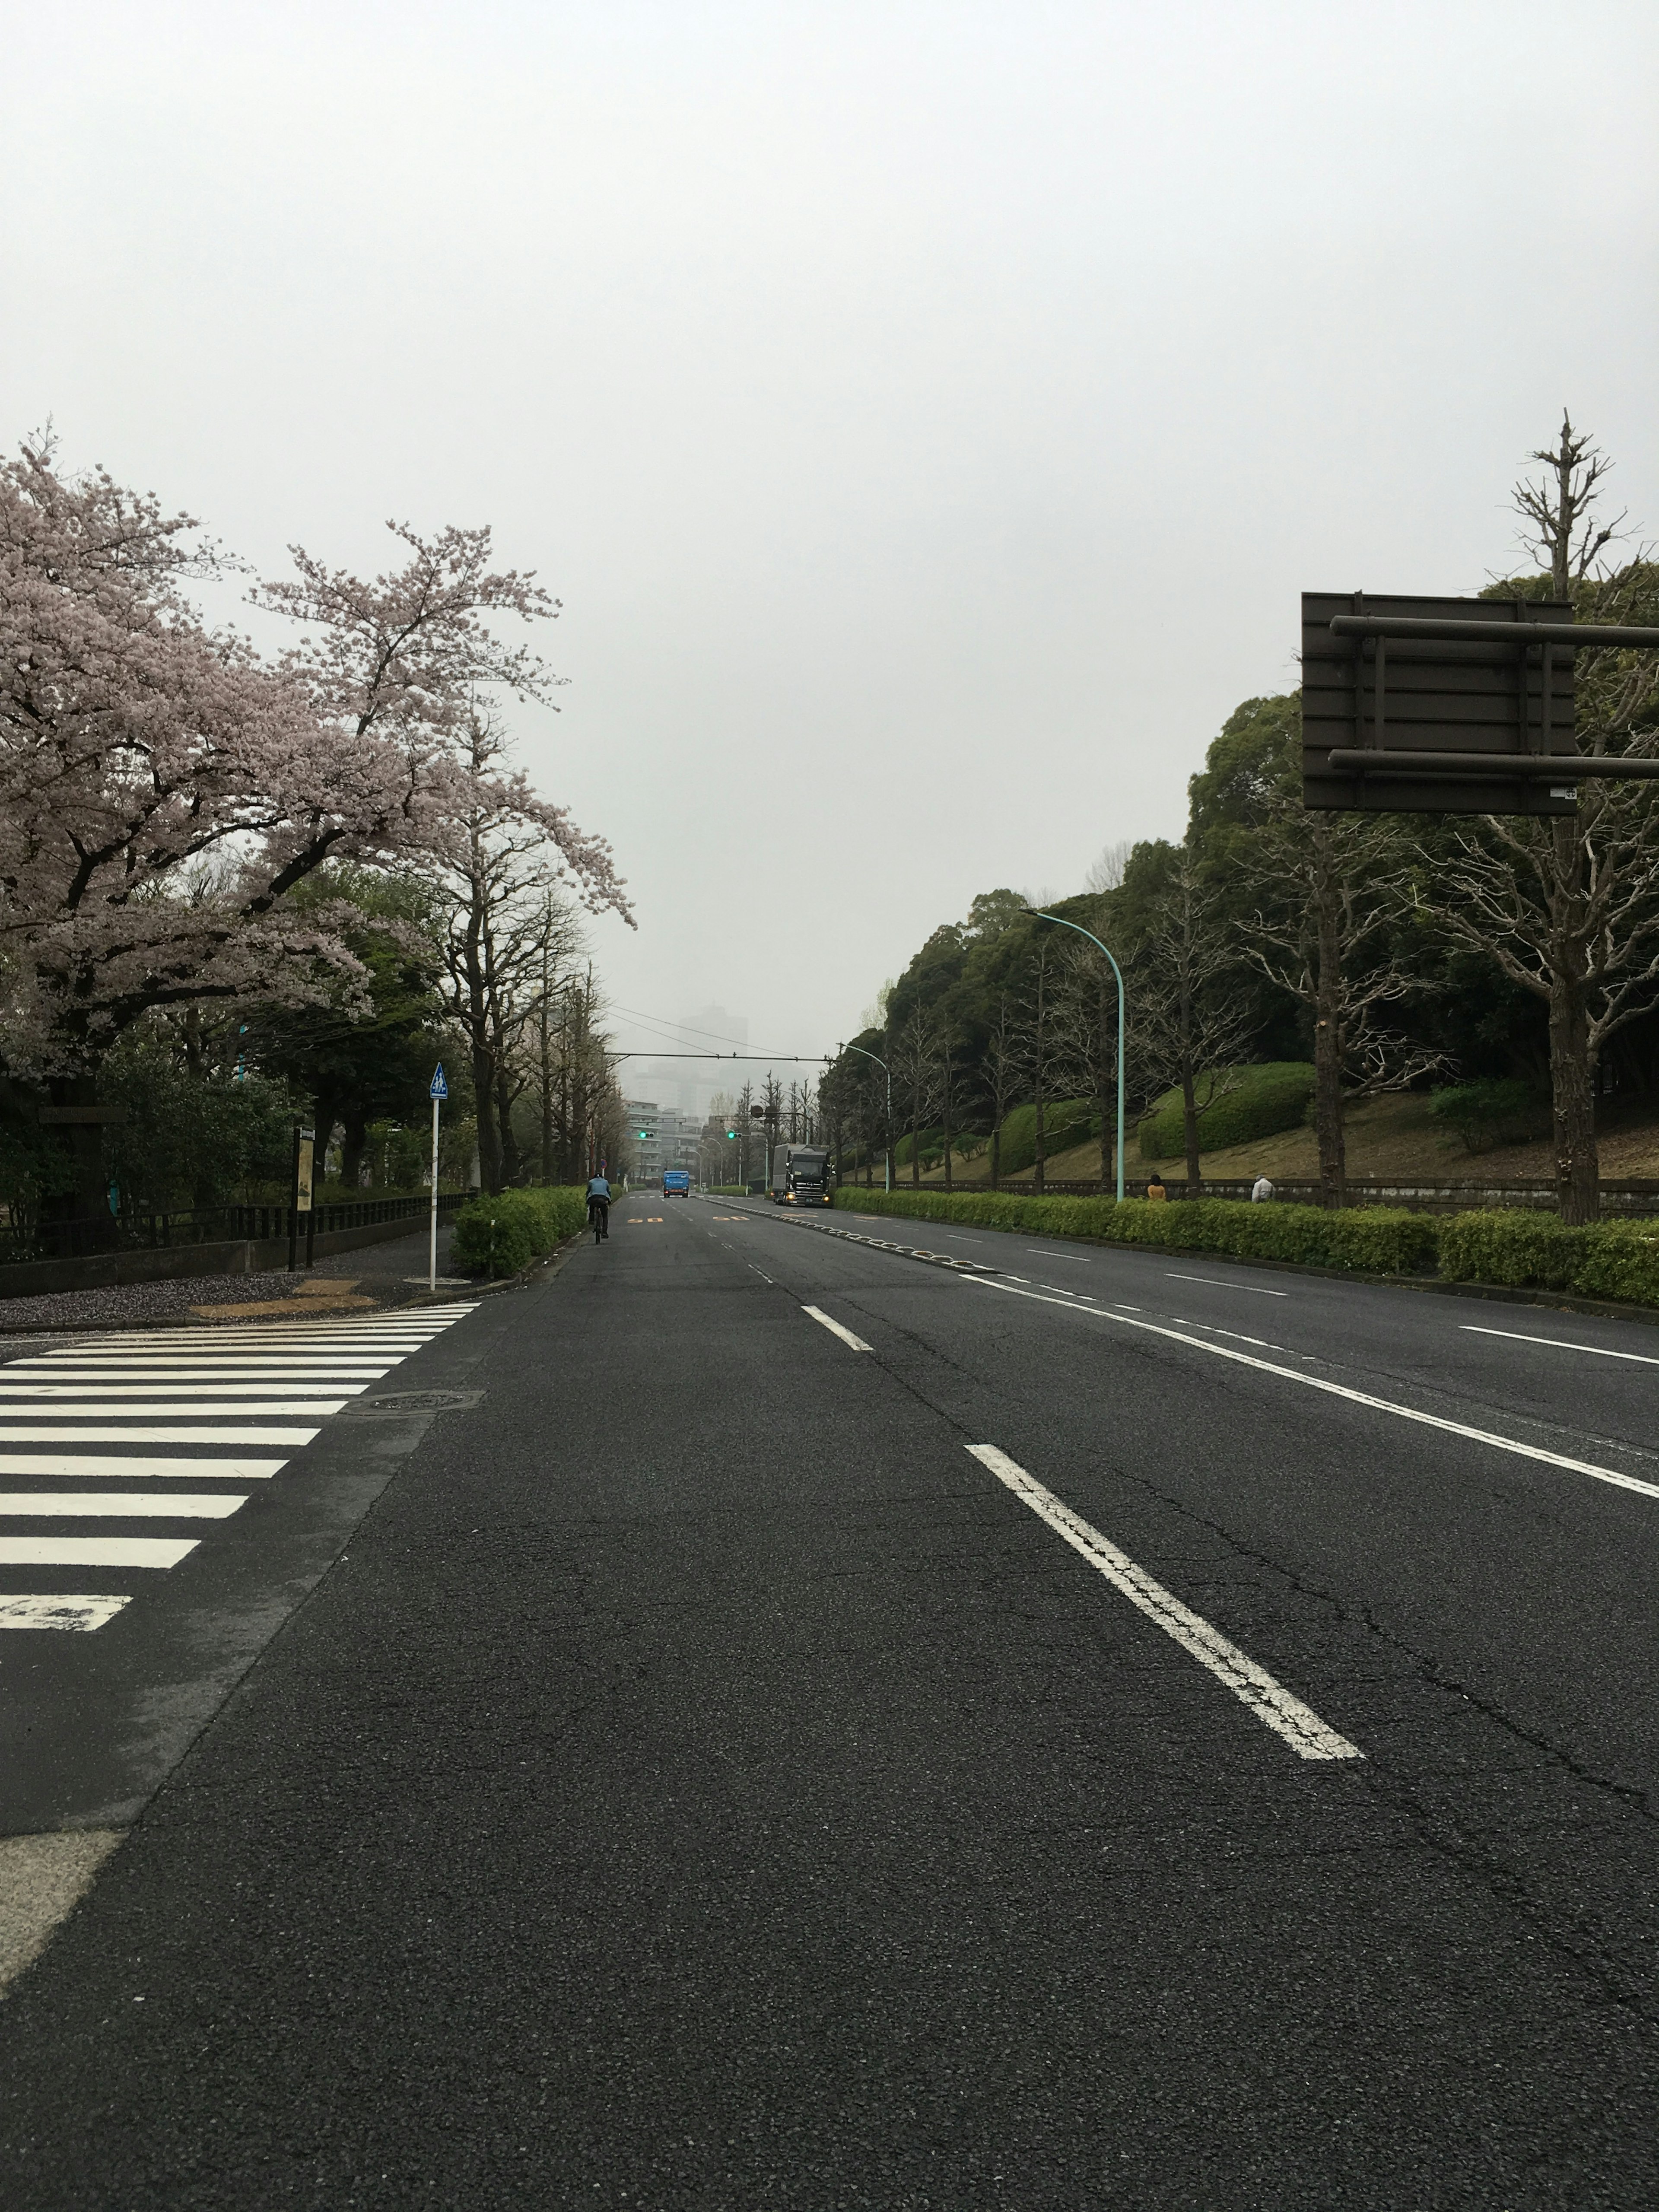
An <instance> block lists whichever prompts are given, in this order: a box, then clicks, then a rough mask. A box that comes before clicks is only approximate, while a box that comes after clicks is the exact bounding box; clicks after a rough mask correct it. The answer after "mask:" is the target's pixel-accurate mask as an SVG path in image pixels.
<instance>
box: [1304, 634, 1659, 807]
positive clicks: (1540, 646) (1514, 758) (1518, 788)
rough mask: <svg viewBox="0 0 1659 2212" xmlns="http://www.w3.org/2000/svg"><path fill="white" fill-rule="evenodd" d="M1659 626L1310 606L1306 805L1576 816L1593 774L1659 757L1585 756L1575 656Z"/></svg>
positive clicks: (1617, 771) (1643, 771) (1656, 643)
mask: <svg viewBox="0 0 1659 2212" xmlns="http://www.w3.org/2000/svg"><path fill="white" fill-rule="evenodd" d="M1589 645H1597V646H1645V647H1659V629H1637V628H1633V627H1627V626H1620V625H1614V624H1612V623H1576V622H1574V620H1573V619H1572V610H1571V607H1570V606H1568V605H1566V604H1565V602H1564V601H1561V600H1555V599H1404V598H1393V597H1383V596H1381V595H1378V594H1374V593H1368V592H1304V594H1303V597H1302V743H1303V750H1302V797H1303V804H1304V805H1306V806H1309V807H1315V808H1328V807H1353V808H1358V809H1359V810H1361V811H1369V812H1374V813H1376V812H1380V813H1390V814H1397V813H1410V814H1419V813H1421V814H1571V813H1572V811H1574V809H1575V807H1576V805H1577V784H1578V783H1579V782H1580V781H1582V780H1583V779H1586V778H1589V777H1592V776H1594V777H1606V776H1617V777H1620V778H1644V779H1646V778H1654V777H1659V760H1652V759H1632V758H1629V757H1619V756H1609V757H1603V758H1595V759H1591V758H1586V757H1581V756H1580V755H1579V753H1578V751H1577V745H1576V742H1575V732H1574V723H1573V714H1574V702H1573V671H1574V653H1575V649H1576V648H1577V647H1583V646H1589Z"/></svg>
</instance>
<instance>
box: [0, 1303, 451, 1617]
mask: <svg viewBox="0 0 1659 2212" xmlns="http://www.w3.org/2000/svg"><path fill="white" fill-rule="evenodd" d="M476 1304H477V1301H476V1300H471V1301H466V1302H457V1303H454V1304H448V1305H442V1306H425V1307H416V1308H413V1309H406V1310H404V1311H403V1312H400V1313H394V1314H381V1315H374V1316H372V1315H364V1316H361V1317H355V1316H354V1317H352V1318H350V1319H344V1318H336V1319H333V1320H327V1321H325V1320H322V1319H320V1318H319V1320H317V1321H315V1322H276V1323H274V1324H272V1325H270V1326H269V1327H261V1328H238V1329H237V1330H236V1331H235V1333H234V1335H232V1334H229V1333H228V1331H227V1330H225V1329H224V1328H213V1327H209V1328H184V1329H169V1330H167V1333H166V1334H165V1335H161V1334H156V1335H154V1336H143V1337H135V1336H126V1337H119V1336H112V1337H104V1338H100V1339H97V1340H94V1341H93V1342H91V1343H88V1344H76V1345H74V1346H61V1347H60V1348H59V1349H58V1350H56V1351H52V1352H41V1353H40V1354H39V1355H38V1356H36V1357H33V1358H23V1359H15V1360H11V1361H9V1362H8V1363H7V1364H4V1365H3V1366H0V1478H3V1479H4V1480H6V1482H7V1487H6V1488H5V1489H4V1490H3V1491H0V1571H9V1572H7V1574H6V1581H7V1582H8V1583H11V1584H13V1585H15V1583H16V1582H18V1581H20V1580H26V1581H28V1582H30V1583H33V1582H34V1581H35V1580H36V1579H37V1578H38V1579H39V1580H40V1582H41V1583H42V1585H43V1586H42V1587H41V1588H39V1589H33V1588H31V1589H18V1588H16V1587H15V1586H14V1587H9V1588H3V1589H0V1628H15V1629H54V1630H58V1629H70V1630H82V1631H90V1630H95V1629H99V1628H102V1627H104V1626H106V1624H107V1623H108V1622H109V1621H111V1620H114V1619H115V1617H116V1616H117V1614H118V1613H120V1612H121V1611H122V1610H123V1608H124V1607H126V1606H128V1605H129V1604H131V1602H132V1600H133V1597H134V1596H135V1595H136V1594H137V1588H139V1587H141V1585H137V1584H135V1586H134V1587H133V1588H131V1589H70V1590H65V1589H49V1588H46V1587H45V1586H44V1585H45V1583H46V1579H47V1575H48V1573H50V1575H51V1577H52V1579H53V1580H54V1581H62V1580H67V1579H73V1580H75V1581H76V1582H79V1581H80V1579H81V1577H82V1572H83V1571H84V1572H86V1573H87V1574H88V1575H92V1574H97V1575H100V1576H101V1575H102V1574H103V1573H105V1572H106V1571H110V1572H112V1574H114V1573H118V1576H119V1578H120V1579H121V1580H123V1581H125V1579H126V1575H127V1573H128V1571H139V1570H143V1571H147V1572H149V1573H156V1572H161V1573H165V1572H167V1571H169V1570H170V1569H172V1568H173V1567H176V1566H178V1565H179V1564H180V1562H181V1561H183V1560H185V1559H188V1558H189V1556H190V1555H191V1553H193V1552H194V1551H196V1549H197V1547H198V1546H199V1545H200V1544H201V1543H202V1542H203V1541H204V1538H203V1537H202V1536H201V1535H199V1534H196V1535H192V1534H161V1533H159V1532H158V1531H156V1529H155V1523H156V1522H184V1523H189V1522H197V1523H199V1522H204V1521H226V1520H228V1519H229V1518H230V1517H231V1516H232V1515H233V1514H234V1513H236V1512H237V1511H238V1510H240V1508H241V1507H242V1506H244V1505H246V1503H247V1501H248V1498H249V1496H250V1495H251V1494H252V1493H251V1492H247V1491H244V1490H241V1489H240V1488H228V1487H227V1486H228V1485H240V1484H243V1483H254V1482H270V1481H273V1480H275V1479H276V1477H277V1476H279V1475H280V1474H281V1473H282V1471H283V1468H285V1467H286V1466H287V1465H288V1463H289V1462H288V1457H287V1455H286V1454H284V1455H283V1456H282V1457H280V1458H268V1457H265V1456H264V1453H265V1452H266V1451H267V1450H269V1449H272V1448H276V1449H282V1448H283V1447H287V1448H288V1449H289V1450H294V1449H300V1448H301V1447H302V1446H304V1445H306V1444H308V1443H311V1442H312V1441H313V1438H314V1437H316V1436H317V1434H318V1432H319V1426H320V1424H321V1423H322V1422H323V1421H324V1420H325V1419H328V1417H329V1416H330V1415H331V1414H334V1413H339V1412H340V1411H341V1410H342V1409H343V1407H345V1406H347V1405H349V1403H350V1401H351V1400H352V1399H353V1398H355V1397H358V1396H360V1395H362V1393H363V1392H364V1391H366V1390H367V1389H368V1388H369V1386H370V1385H371V1383H377V1382H379V1381H380V1378H381V1377H382V1376H386V1375H388V1374H390V1373H391V1372H392V1370H393V1369H394V1368H395V1367H397V1366H398V1365H399V1364H401V1363H402V1362H403V1361H404V1360H405V1359H407V1358H409V1357H410V1353H411V1352H418V1351H419V1350H420V1348H421V1346H422V1345H423V1344H428V1343H430V1342H431V1340H433V1338H435V1337H436V1336H440V1335H441V1334H443V1332H444V1330H446V1329H447V1328H453V1325H454V1324H455V1322H458V1321H459V1320H461V1319H463V1318H464V1316H466V1315H467V1314H469V1313H471V1312H472V1311H473V1310H475V1307H476ZM158 1444H165V1445H167V1446H169V1447H173V1448H174V1449H169V1450H168V1451H167V1453H165V1454H164V1455H157V1454H156V1453H155V1451H154V1449H152V1447H154V1446H155V1445H158ZM19 1447H26V1448H27V1449H19ZM180 1447H182V1448H183V1449H179V1448H180ZM251 1454H258V1455H257V1456H250V1455H251ZM69 1482H73V1483H75V1484H76V1485H77V1487H76V1488H74V1489H64V1488H63V1487H61V1485H63V1484H64V1483H69ZM135 1483H137V1484H145V1485H148V1484H151V1483H156V1484H166V1485H168V1486H169V1487H167V1488H165V1489H160V1488H158V1489H153V1490H152V1489H149V1488H144V1489H134V1488H131V1487H130V1486H131V1485H133V1484H135ZM180 1484H187V1485H192V1486H199V1487H191V1488H177V1487H173V1486H176V1485H180ZM210 1485H211V1486H212V1487H209V1486H210ZM89 1520H96V1521H101V1522H106V1524H109V1525H108V1526H106V1528H101V1529H100V1530H99V1531H98V1532H97V1533H96V1534H88V1533H85V1524H86V1522H88V1521H89ZM55 1522H68V1523H78V1524H80V1525H79V1526H78V1527H70V1528H62V1529H58V1528H52V1527H51V1526H49V1525H47V1526H43V1525H42V1524H51V1523H55ZM127 1522H142V1523H144V1524H146V1526H145V1528H144V1530H143V1533H142V1534H140V1533H137V1532H135V1531H132V1530H131V1529H128V1528H123V1527H122V1526H121V1525H120V1524H122V1523H127ZM19 1524H22V1525H21V1526H20V1525H19ZM18 1570H22V1571H24V1572H22V1573H21V1574H20V1573H18V1572H16V1571H18Z"/></svg>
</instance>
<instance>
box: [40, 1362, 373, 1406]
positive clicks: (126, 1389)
mask: <svg viewBox="0 0 1659 2212" xmlns="http://www.w3.org/2000/svg"><path fill="white" fill-rule="evenodd" d="M0 1372H3V1370H0ZM92 1387H93V1386H92V1385H91V1384H90V1383H0V1400H3V1399H6V1398H27V1399H30V1400H34V1399H37V1398H59V1399H61V1398H73V1399H74V1400H76V1402H77V1403H78V1404H82V1405H84V1404H86V1403H87V1402H88V1400H89V1399H90V1398H91V1394H92ZM178 1388H179V1377H178V1376H173V1379H172V1380H171V1381H170V1382H157V1383H107V1384H104V1385H102V1386H100V1389H99V1390H98V1394H97V1398H96V1401H94V1402H96V1403H97V1404H99V1405H101V1406H107V1405H112V1404H113V1402H114V1401H115V1400H116V1399H118V1398H130V1399H133V1400H135V1401H137V1406H136V1408H135V1410H140V1411H142V1410H143V1407H145V1406H146V1405H147V1404H149V1402H151V1401H153V1400H154V1399H155V1396H156V1394H157V1393H158V1392H159V1393H161V1395H163V1396H166V1395H167V1394H168V1393H169V1392H171V1391H174V1390H176V1389H178ZM367 1389H368V1383H318V1384H317V1385H316V1386H315V1389H314V1391H312V1390H308V1389H307V1385H306V1384H305V1383H304V1382H302V1381H301V1382H284V1381H283V1380H282V1379H281V1378H280V1377H279V1378H278V1379H277V1380H276V1381H274V1382H266V1383H203V1384H202V1386H201V1389H200V1390H199V1392H197V1397H198V1398H199V1401H200V1405H199V1407H198V1410H199V1411H201V1412H204V1413H240V1411H241V1408H240V1406H237V1405H235V1404H234V1403H232V1402H230V1401H233V1400H234V1399H237V1398H266V1397H269V1396H270V1393H271V1392H272V1391H273V1390H304V1391H306V1392H307V1395H308V1396H312V1395H314V1396H317V1397H323V1396H327V1397H330V1398H341V1399H343V1398H360V1397H361V1396H362V1394H363V1392H364V1391H365V1390H367ZM221 1399H222V1400H224V1401H226V1402H225V1403H223V1404H216V1402H215V1401H216V1400H221Z"/></svg>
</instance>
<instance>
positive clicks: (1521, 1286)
mask: <svg viewBox="0 0 1659 2212" xmlns="http://www.w3.org/2000/svg"><path fill="white" fill-rule="evenodd" d="M1588 1233H1589V1232H1588V1231H1585V1230H1583V1229H1569V1228H1568V1227H1567V1226H1566V1225H1565V1223H1563V1222H1561V1221H1559V1220H1558V1219H1557V1218H1556V1217H1555V1215H1554V1214H1553V1213H1530V1212H1527V1211H1526V1210H1525V1208H1523V1207H1521V1206H1505V1207H1503V1208H1501V1209H1499V1208H1498V1207H1492V1208H1491V1209H1482V1210H1480V1211H1472V1212H1468V1213H1454V1214H1452V1215H1451V1216H1450V1217H1449V1218H1448V1219H1446V1220H1444V1221H1443V1222H1442V1223H1441V1225H1440V1272H1441V1273H1442V1274H1443V1275H1445V1276H1447V1277H1449V1279H1451V1280H1452V1281H1453V1282H1459V1283H1501V1284H1503V1285H1506V1286H1507V1287H1509V1288H1510V1289H1513V1290H1525V1289H1529V1288H1530V1289H1536V1290H1544V1291H1570V1290H1571V1288H1572V1285H1573V1278H1574V1277H1575V1276H1576V1274H1577V1272H1578V1269H1579V1267H1580V1266H1581V1265H1582V1263H1583V1258H1584V1239H1585V1237H1586V1236H1587V1235H1588Z"/></svg>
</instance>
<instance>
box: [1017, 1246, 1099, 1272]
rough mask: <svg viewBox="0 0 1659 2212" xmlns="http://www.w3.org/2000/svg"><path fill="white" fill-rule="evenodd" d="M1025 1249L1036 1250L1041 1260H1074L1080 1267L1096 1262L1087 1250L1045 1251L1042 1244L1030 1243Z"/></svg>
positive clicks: (1089, 1265)
mask: <svg viewBox="0 0 1659 2212" xmlns="http://www.w3.org/2000/svg"><path fill="white" fill-rule="evenodd" d="M1025 1249H1026V1250H1027V1251H1028V1252H1035V1253H1036V1255H1037V1257H1038V1259H1039V1260H1072V1261H1076V1263H1077V1265H1078V1266H1079V1267H1091V1266H1092V1265H1093V1264H1094V1263H1093V1262H1092V1261H1091V1259H1090V1257H1089V1255H1088V1254H1087V1253H1086V1252H1045V1251H1044V1250H1043V1249H1042V1245H1041V1244H1028V1245H1027V1246H1026V1247H1025Z"/></svg>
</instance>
